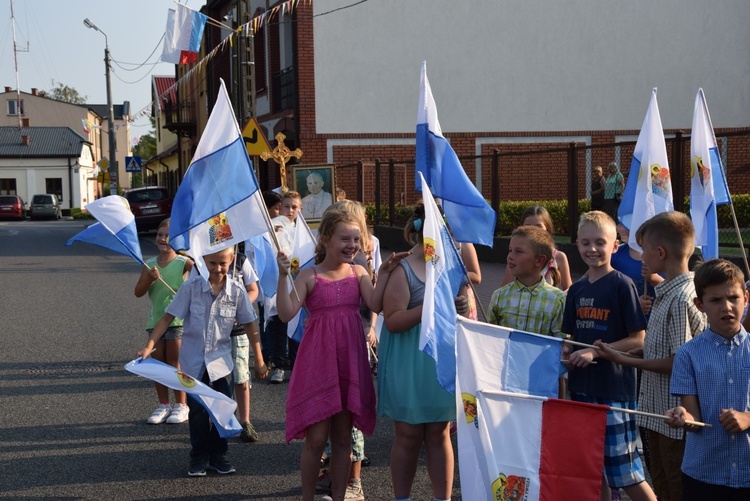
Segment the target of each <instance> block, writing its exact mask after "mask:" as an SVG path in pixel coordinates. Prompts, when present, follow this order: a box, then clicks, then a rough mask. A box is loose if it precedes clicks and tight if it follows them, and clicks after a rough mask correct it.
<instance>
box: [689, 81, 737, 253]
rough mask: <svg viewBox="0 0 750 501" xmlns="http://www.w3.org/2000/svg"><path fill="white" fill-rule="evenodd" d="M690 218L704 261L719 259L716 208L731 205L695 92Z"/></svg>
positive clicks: (702, 104) (704, 109)
mask: <svg viewBox="0 0 750 501" xmlns="http://www.w3.org/2000/svg"><path fill="white" fill-rule="evenodd" d="M690 167H691V169H690V170H691V175H690V217H691V218H692V220H693V226H694V227H695V245H696V246H697V247H700V248H701V250H702V252H703V259H705V260H709V259H715V258H717V257H719V223H718V220H717V217H716V206H717V205H722V204H728V203H732V199H731V198H730V196H729V188H728V187H727V180H726V178H725V176H724V169H723V167H722V165H721V157H720V156H719V148H718V147H717V146H716V136H714V128H713V126H712V125H711V116H710V115H709V114H708V106H707V105H706V98H705V96H704V95H703V89H698V94H697V95H696V96H695V108H694V110H693V132H692V134H691V135H690Z"/></svg>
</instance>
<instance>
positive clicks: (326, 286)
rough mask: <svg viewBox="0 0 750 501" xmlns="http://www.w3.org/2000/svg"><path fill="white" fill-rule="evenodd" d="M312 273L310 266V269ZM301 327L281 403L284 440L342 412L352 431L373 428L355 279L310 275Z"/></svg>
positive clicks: (372, 400) (371, 391) (372, 404)
mask: <svg viewBox="0 0 750 501" xmlns="http://www.w3.org/2000/svg"><path fill="white" fill-rule="evenodd" d="M313 270H314V268H313ZM305 303H306V305H307V308H308V310H309V311H310V316H309V317H308V319H307V324H306V325H305V334H304V336H303V338H302V343H301V344H300V347H299V351H298V353H297V360H296V361H295V363H294V370H293V371H292V378H291V380H290V381H289V391H288V393H287V399H286V441H287V442H290V441H291V440H292V439H294V438H304V436H305V430H306V429H307V427H308V426H310V425H312V424H315V423H318V422H320V421H322V420H324V419H326V418H329V417H331V416H333V415H334V414H337V413H339V412H341V411H342V410H344V409H346V410H348V411H349V412H351V414H352V420H353V424H354V426H355V427H357V428H359V429H360V430H362V431H363V432H364V433H367V434H368V435H372V432H373V431H374V429H375V388H374V386H373V382H372V376H371V375H370V364H369V363H368V362H367V346H366V344H365V333H364V330H363V329H362V319H361V318H360V316H359V303H360V293H359V280H358V279H357V276H356V274H355V273H354V268H352V271H351V275H349V276H348V277H346V278H344V279H341V280H326V279H325V278H321V277H319V276H318V274H317V272H315V286H314V287H313V290H312V291H310V293H309V294H308V296H307V299H306V300H305Z"/></svg>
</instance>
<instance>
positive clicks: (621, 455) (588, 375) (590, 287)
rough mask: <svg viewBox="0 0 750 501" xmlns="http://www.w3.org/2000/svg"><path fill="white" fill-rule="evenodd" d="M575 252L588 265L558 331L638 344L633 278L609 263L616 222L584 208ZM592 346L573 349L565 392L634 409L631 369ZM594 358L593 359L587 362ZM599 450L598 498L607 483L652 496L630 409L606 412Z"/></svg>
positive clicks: (640, 331)
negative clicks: (602, 447)
mask: <svg viewBox="0 0 750 501" xmlns="http://www.w3.org/2000/svg"><path fill="white" fill-rule="evenodd" d="M576 243H577V245H578V251H579V252H580V254H581V258H582V259H583V261H584V262H585V263H586V265H588V276H585V277H583V278H581V279H580V280H579V281H577V282H576V283H574V284H573V285H572V286H571V287H570V289H569V290H568V296H567V298H566V301H565V312H564V314H563V325H562V331H563V332H564V333H566V334H571V335H572V337H573V341H577V342H581V343H586V344H593V343H594V342H595V341H597V340H602V341H604V342H607V343H609V344H610V345H612V347H613V348H614V349H616V350H620V351H629V350H634V349H637V348H642V347H643V338H644V335H645V332H644V329H645V327H646V318H645V317H644V315H643V311H642V310H641V306H640V304H639V302H638V291H636V290H635V285H633V281H632V280H630V279H629V278H627V277H625V276H624V275H623V274H622V273H620V272H619V271H616V270H614V269H613V268H612V265H611V264H610V258H611V256H612V253H613V252H614V251H615V250H616V249H617V230H616V229H615V222H614V221H613V220H612V218H610V217H609V216H608V215H607V214H605V213H604V212H600V211H592V212H587V213H585V214H583V215H582V216H581V219H580V223H579V224H578V240H577V241H576ZM599 356H600V352H599V350H597V349H596V348H583V349H577V350H576V351H573V352H572V353H571V354H570V358H569V361H568V363H569V367H570V373H569V375H568V384H569V390H570V396H571V398H572V399H573V400H576V401H579V402H588V403H597V404H603V405H608V406H610V407H620V408H626V409H635V407H636V395H635V369H633V368H631V367H624V366H622V365H619V364H614V363H612V362H610V361H608V360H604V359H601V358H599ZM594 359H598V360H597V361H596V362H597V363H596V364H592V363H591V362H593V361H594ZM606 433H607V436H606V438H605V444H606V446H605V450H604V472H605V477H606V481H607V482H606V483H604V482H602V499H608V498H609V488H608V487H607V484H609V487H612V488H615V489H624V490H625V492H626V493H627V494H628V496H630V498H631V499H633V500H634V501H640V500H655V499H656V497H655V496H654V493H653V491H652V490H651V487H650V486H649V485H648V484H647V483H646V482H645V480H646V477H645V476H644V473H643V465H642V463H641V458H640V457H639V456H638V452H637V450H636V438H637V434H638V431H637V429H636V424H635V419H633V417H632V416H631V415H630V414H626V413H621V412H615V411H608V412H607V432H606Z"/></svg>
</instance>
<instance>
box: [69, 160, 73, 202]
mask: <svg viewBox="0 0 750 501" xmlns="http://www.w3.org/2000/svg"><path fill="white" fill-rule="evenodd" d="M68 192H69V193H68V209H72V208H73V166H72V165H71V164H70V157H68Z"/></svg>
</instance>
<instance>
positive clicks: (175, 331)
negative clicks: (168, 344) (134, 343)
mask: <svg viewBox="0 0 750 501" xmlns="http://www.w3.org/2000/svg"><path fill="white" fill-rule="evenodd" d="M146 332H148V335H149V336H150V335H151V333H152V332H154V329H146ZM161 338H162V339H163V340H165V341H174V340H176V339H182V326H181V325H180V326H178V327H168V328H167V330H166V332H164V335H163V336H162V337H161Z"/></svg>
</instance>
